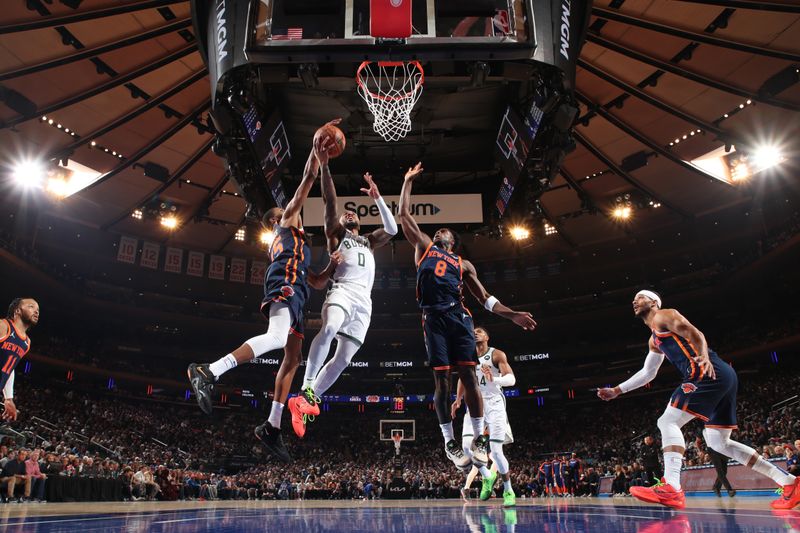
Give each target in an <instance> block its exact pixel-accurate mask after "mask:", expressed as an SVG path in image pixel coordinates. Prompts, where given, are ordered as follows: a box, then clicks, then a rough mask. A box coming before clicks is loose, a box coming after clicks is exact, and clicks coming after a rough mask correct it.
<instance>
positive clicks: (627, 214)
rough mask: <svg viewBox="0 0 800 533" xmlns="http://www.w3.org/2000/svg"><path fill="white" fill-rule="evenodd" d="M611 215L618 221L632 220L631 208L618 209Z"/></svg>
mask: <svg viewBox="0 0 800 533" xmlns="http://www.w3.org/2000/svg"><path fill="white" fill-rule="evenodd" d="M611 214H612V215H613V217H614V218H616V219H618V220H628V219H629V218H631V214H632V212H631V208H630V207H616V208H614V211H612V212H611Z"/></svg>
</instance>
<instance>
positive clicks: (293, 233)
mask: <svg viewBox="0 0 800 533" xmlns="http://www.w3.org/2000/svg"><path fill="white" fill-rule="evenodd" d="M332 123H338V120H337V121H333V122H332ZM328 140H329V139H328V138H327V137H324V138H319V139H317V141H316V142H315V144H314V148H313V150H312V151H311V153H310V154H309V156H308V160H307V161H306V166H305V170H304V172H303V179H302V180H301V182H300V185H299V186H298V187H297V190H296V191H295V194H294V197H293V198H292V199H291V200H290V201H289V203H288V204H287V205H286V208H285V209H284V208H281V207H274V208H272V209H270V210H269V211H267V213H266V214H265V215H264V216H263V218H262V224H263V225H264V227H265V229H267V230H268V231H272V232H273V234H274V236H275V238H274V240H273V241H272V244H271V246H270V250H269V255H270V259H271V260H272V262H271V264H270V266H269V269H268V270H267V273H266V275H265V276H264V300H263V302H262V304H261V311H262V313H264V314H265V315H266V316H267V317H268V319H269V326H268V329H267V332H266V333H264V334H262V335H258V336H256V337H253V338H251V339H248V340H247V341H245V342H244V344H242V345H241V346H240V347H239V348H237V349H236V350H234V351H233V352H231V353H229V354H227V355H225V356H224V357H221V358H220V359H218V360H217V361H215V362H213V363H211V364H209V365H198V364H195V363H192V364H191V365H189V368H188V370H187V373H188V375H189V382H190V383H191V386H192V389H193V390H194V393H195V396H196V398H197V403H198V405H199V406H200V408H201V409H202V410H203V412H205V413H206V414H211V412H212V401H211V393H212V391H213V386H214V382H216V380H217V379H218V378H219V376H221V375H222V374H224V373H225V372H227V371H228V370H231V369H233V368H235V367H236V366H238V365H240V364H243V363H246V362H249V361H251V360H253V359H254V358H256V357H260V356H261V355H264V354H266V353H268V352H271V351H273V350H279V349H281V348H283V350H284V358H283V360H282V361H281V366H280V368H279V369H278V373H277V376H276V377H275V394H274V399H273V402H272V407H271V409H270V415H269V418H268V420H267V421H266V422H264V423H263V424H261V425H260V426H258V427H256V429H255V434H256V437H257V438H258V439H259V440H260V441H261V442H262V443H263V444H264V446H265V447H266V448H267V449H268V450H269V451H271V452H272V454H273V455H275V456H276V457H277V458H278V459H280V460H282V461H285V462H288V461H290V460H291V457H290V456H289V453H288V451H287V450H286V447H285V445H284V444H283V439H282V437H281V429H280V426H281V416H282V414H283V407H284V405H285V404H286V399H287V397H288V395H289V390H290V387H291V385H292V379H293V378H294V374H295V371H296V370H297V368H298V366H300V361H301V359H302V355H301V351H300V350H301V347H302V339H303V308H304V307H305V303H306V300H307V299H308V295H309V288H308V287H309V285H310V286H312V287H314V288H317V289H322V288H324V287H325V285H326V284H327V281H328V279H329V278H330V275H331V274H332V273H333V271H334V269H335V268H336V265H337V263H338V260H339V255H338V254H336V253H334V254H331V259H330V262H329V263H328V266H327V267H326V268H325V270H324V271H323V272H322V273H320V274H315V273H313V272H311V271H310V270H309V268H308V267H309V264H310V261H311V249H310V247H309V246H308V243H307V239H306V235H305V232H304V231H303V223H302V219H301V217H300V211H301V210H302V208H303V204H304V203H305V200H306V198H307V197H308V193H309V192H310V191H311V187H312V186H313V185H314V181H315V180H316V177H317V174H318V171H319V166H320V164H321V162H326V163H327V160H328V154H327V143H328Z"/></svg>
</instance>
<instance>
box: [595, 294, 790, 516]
mask: <svg viewBox="0 0 800 533" xmlns="http://www.w3.org/2000/svg"><path fill="white" fill-rule="evenodd" d="M633 312H634V313H635V314H636V316H638V317H639V318H641V319H642V321H643V322H644V323H645V325H646V326H647V327H648V328H649V329H650V330H651V331H652V334H651V335H650V340H649V346H650V352H649V353H648V354H647V358H646V359H645V362H644V367H643V368H642V369H641V370H640V371H638V372H637V373H636V374H634V375H633V376H632V377H631V378H630V379H628V380H627V381H624V382H622V383H620V384H619V385H617V386H616V387H614V388H604V389H600V390H598V391H597V395H598V396H599V397H600V398H601V399H603V400H606V401H609V400H613V399H614V398H616V397H617V396H619V395H620V394H624V393H626V392H630V391H632V390H634V389H638V388H639V387H642V386H644V385H646V384H647V383H649V382H650V381H652V380H653V379H654V378H655V377H656V374H657V373H658V369H659V368H660V367H661V363H662V362H664V357H666V358H667V359H669V362H670V363H672V364H673V365H675V366H676V367H677V368H678V370H679V371H680V373H681V374H682V376H683V383H681V385H679V386H678V388H677V389H675V392H673V393H672V397H671V398H670V401H669V405H668V406H667V408H666V410H665V411H664V414H663V415H661V418H659V419H658V429H660V430H661V442H662V444H663V447H664V478H663V479H662V482H661V483H659V484H657V485H654V486H653V487H631V489H630V491H631V495H633V496H635V497H636V498H638V499H640V500H643V501H646V502H651V503H660V504H662V505H666V506H669V507H674V508H676V509H683V508H684V507H685V506H686V499H685V496H684V493H683V490H681V464H682V463H683V454H684V452H685V451H686V443H685V442H684V439H683V433H682V432H681V427H683V426H684V425H685V424H686V423H687V422H689V421H691V420H693V419H695V418H699V419H700V420H702V421H703V422H704V423H705V429H704V430H703V437H704V438H705V440H706V444H707V445H708V447H709V448H712V449H714V450H716V451H718V452H719V453H721V454H723V455H725V456H727V457H730V458H731V459H734V460H736V461H738V462H740V463H741V464H743V465H745V466H747V467H749V468H752V469H753V470H755V471H756V472H758V473H759V474H762V475H764V476H767V477H769V478H770V479H772V480H773V481H774V482H775V483H776V484H777V485H778V486H779V487H781V492H782V495H781V497H780V498H778V499H777V500H775V501H773V502H772V507H773V509H792V508H793V507H795V506H797V505H798V504H800V478H795V476H793V475H791V474H789V473H787V472H784V471H783V470H781V469H780V468H778V467H777V466H775V465H773V464H772V463H770V462H769V461H766V460H764V459H763V458H762V457H761V456H760V455H759V454H758V452H757V451H755V450H754V449H752V448H750V447H748V446H745V445H744V444H741V443H739V442H736V441H735V440H731V432H732V431H733V430H734V429H736V389H737V387H738V384H739V382H738V378H737V376H736V372H735V371H734V370H733V367H731V366H730V365H729V364H727V363H725V362H724V361H723V360H722V359H720V358H719V356H718V355H717V354H716V353H715V352H714V351H713V350H710V349H709V347H708V344H707V343H706V338H705V336H704V335H703V333H702V332H701V331H700V330H699V329H697V328H696V327H694V326H693V325H692V324H691V323H690V322H689V321H688V320H686V318H684V316H683V315H681V314H680V313H679V312H678V311H676V310H675V309H662V308H661V297H660V296H659V295H658V294H656V293H655V292H652V291H648V290H643V291H639V292H638V293H636V297H635V298H634V299H633Z"/></svg>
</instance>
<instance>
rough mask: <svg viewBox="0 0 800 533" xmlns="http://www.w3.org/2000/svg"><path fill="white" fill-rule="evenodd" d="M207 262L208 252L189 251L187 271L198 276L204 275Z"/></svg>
mask: <svg viewBox="0 0 800 533" xmlns="http://www.w3.org/2000/svg"><path fill="white" fill-rule="evenodd" d="M205 263H206V254H204V253H203V252H189V260H188V262H187V264H186V273H187V274H189V275H190V276H196V277H198V278H202V277H203V270H204V269H203V267H204V266H205Z"/></svg>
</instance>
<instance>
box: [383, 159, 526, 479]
mask: <svg viewBox="0 0 800 533" xmlns="http://www.w3.org/2000/svg"><path fill="white" fill-rule="evenodd" d="M421 173H422V163H417V165H416V166H415V167H413V168H409V169H408V172H406V175H405V179H404V181H403V188H402V191H401V193H400V208H399V213H398V216H399V218H400V224H401V225H402V226H403V233H404V234H405V236H406V239H408V242H409V243H410V244H411V245H412V246H413V247H414V259H415V261H416V265H417V301H418V302H419V306H420V308H421V309H422V324H423V331H424V334H425V346H426V348H427V352H428V363H429V365H430V367H431V369H432V370H433V377H434V382H435V387H436V389H435V392H434V406H435V408H436V416H437V418H438V419H439V426H440V427H441V430H442V436H443V437H444V441H445V452H446V453H447V457H448V458H449V459H450V460H451V461H453V463H455V465H456V466H458V467H459V468H461V469H466V468H467V467H469V465H470V462H471V461H470V459H469V457H467V456H466V455H464V452H463V451H462V450H461V447H460V446H459V445H458V442H456V440H455V437H454V435H453V420H452V418H451V416H450V409H449V408H448V405H447V404H448V399H449V398H450V369H451V368H452V367H455V368H456V371H457V372H458V377H459V379H461V382H462V383H463V384H464V401H465V402H466V404H467V407H468V408H469V412H470V422H471V423H472V429H473V431H474V434H475V439H474V440H473V443H472V450H471V451H472V454H473V461H474V462H475V463H476V464H477V465H478V466H481V465H485V464H486V462H487V461H488V459H489V458H488V454H487V449H488V446H487V441H488V439H487V438H486V437H485V436H484V435H483V426H484V420H483V401H482V399H481V394H480V391H479V390H478V380H477V378H476V375H475V370H474V368H473V367H474V366H475V365H476V364H477V359H476V357H475V333H474V330H473V328H474V326H473V324H472V316H471V315H470V313H469V311H467V309H466V308H465V307H464V303H463V299H464V297H463V294H462V286H463V284H464V283H466V284H467V288H468V289H469V291H470V292H471V293H472V294H473V296H475V298H477V299H478V301H480V302H481V303H482V304H483V306H484V307H485V308H486V309H487V310H489V311H491V312H493V313H496V314H498V315H500V316H502V317H503V318H506V319H508V320H511V321H512V322H514V323H515V324H517V325H518V326H520V327H521V328H523V329H526V330H532V329H534V328H535V327H536V322H535V321H534V320H533V317H532V316H531V314H530V313H526V312H522V311H513V310H511V309H509V308H508V307H506V306H505V305H503V304H501V303H500V302H499V301H498V300H497V298H495V297H494V296H492V295H490V294H489V293H488V292H487V291H486V289H485V288H484V287H483V285H482V284H481V282H480V280H478V275H477V272H476V271H475V267H474V266H473V265H472V263H470V262H469V261H467V260H463V259H462V258H461V257H460V256H458V255H456V253H455V252H454V250H455V247H456V233H455V232H454V231H452V230H450V229H448V228H440V229H439V230H437V231H436V233H435V234H434V236H433V239H431V238H430V237H429V236H428V235H427V234H425V233H423V232H422V231H421V230H420V229H419V226H418V225H417V222H416V221H415V220H414V217H413V216H411V209H410V207H411V188H412V185H413V183H414V179H415V178H416V177H417V176H419V175H420V174H421Z"/></svg>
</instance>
